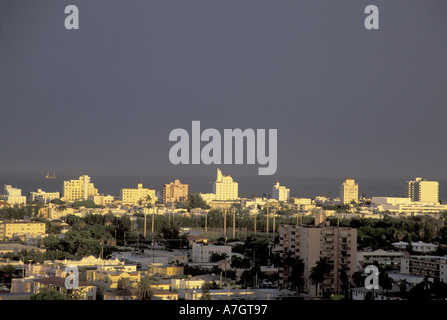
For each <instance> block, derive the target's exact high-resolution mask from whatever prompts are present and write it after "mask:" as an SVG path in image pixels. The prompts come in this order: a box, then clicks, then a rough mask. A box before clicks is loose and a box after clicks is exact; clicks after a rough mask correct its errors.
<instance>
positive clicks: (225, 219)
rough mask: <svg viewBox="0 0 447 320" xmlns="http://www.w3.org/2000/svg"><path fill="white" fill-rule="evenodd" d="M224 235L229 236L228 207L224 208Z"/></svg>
mask: <svg viewBox="0 0 447 320" xmlns="http://www.w3.org/2000/svg"><path fill="white" fill-rule="evenodd" d="M224 237H225V238H226V237H227V209H225V210H224Z"/></svg>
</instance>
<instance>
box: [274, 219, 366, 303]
mask: <svg viewBox="0 0 447 320" xmlns="http://www.w3.org/2000/svg"><path fill="white" fill-rule="evenodd" d="M279 240H280V243H279V248H280V257H281V258H285V257H286V255H287V254H288V253H289V252H290V253H291V254H292V256H293V257H296V258H299V259H302V260H303V262H304V274H303V278H304V291H305V292H308V293H309V295H310V296H322V294H323V292H330V293H337V292H341V289H342V287H341V285H342V283H341V281H340V273H339V270H340V269H341V268H342V267H348V268H349V271H348V274H351V275H352V274H353V272H355V270H356V263H357V261H356V250H357V230H356V229H353V228H336V227H328V226H324V225H323V226H318V227H303V226H298V225H280V228H279ZM320 257H321V258H324V257H326V258H327V259H328V260H329V263H330V265H331V269H332V271H331V272H330V273H329V274H328V275H327V276H326V277H325V279H324V282H323V283H322V284H320V285H318V289H316V285H315V284H313V283H312V281H311V279H310V275H311V272H312V268H313V267H315V266H316V264H317V262H318V261H319V260H320ZM290 272H291V270H290V268H287V267H284V268H281V269H280V271H279V286H280V287H281V288H285V289H287V288H288V287H289V286H290V280H289V277H290Z"/></svg>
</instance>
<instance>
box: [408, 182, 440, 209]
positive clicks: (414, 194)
mask: <svg viewBox="0 0 447 320" xmlns="http://www.w3.org/2000/svg"><path fill="white" fill-rule="evenodd" d="M407 197H408V198H410V199H411V201H418V202H434V203H438V202H439V183H438V182H437V181H428V180H427V179H422V178H416V179H415V180H411V181H407Z"/></svg>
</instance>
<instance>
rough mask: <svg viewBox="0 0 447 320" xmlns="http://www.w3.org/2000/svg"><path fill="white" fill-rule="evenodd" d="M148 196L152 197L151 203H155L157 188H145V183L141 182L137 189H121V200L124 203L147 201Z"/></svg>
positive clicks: (132, 203) (135, 203) (133, 203)
mask: <svg viewBox="0 0 447 320" xmlns="http://www.w3.org/2000/svg"><path fill="white" fill-rule="evenodd" d="M147 196H150V197H151V203H152V204H154V203H155V190H154V189H148V188H143V184H142V183H139V184H138V187H137V188H136V189H121V191H120V200H121V202H122V203H123V204H125V205H126V204H127V205H137V204H139V202H140V201H143V202H145V201H146V198H147Z"/></svg>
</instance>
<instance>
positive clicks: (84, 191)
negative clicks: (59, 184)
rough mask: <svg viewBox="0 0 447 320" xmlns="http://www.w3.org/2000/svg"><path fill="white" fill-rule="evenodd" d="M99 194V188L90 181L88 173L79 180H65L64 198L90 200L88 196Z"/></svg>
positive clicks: (66, 199) (65, 199) (68, 199)
mask: <svg viewBox="0 0 447 320" xmlns="http://www.w3.org/2000/svg"><path fill="white" fill-rule="evenodd" d="M97 194H98V189H96V188H95V186H94V184H93V183H92V182H90V177H89V176H87V175H83V176H80V177H79V179H78V180H70V181H64V190H63V200H64V201H78V200H88V197H90V196H95V195H97Z"/></svg>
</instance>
